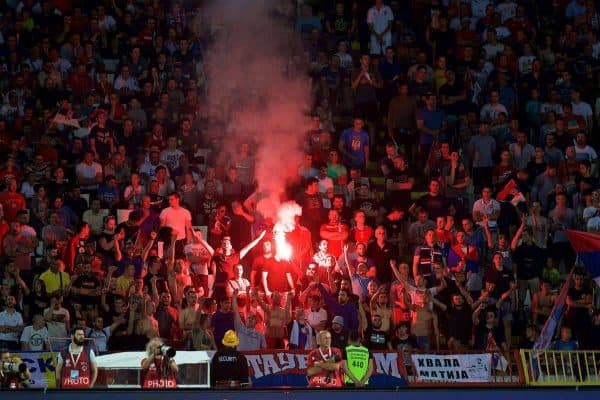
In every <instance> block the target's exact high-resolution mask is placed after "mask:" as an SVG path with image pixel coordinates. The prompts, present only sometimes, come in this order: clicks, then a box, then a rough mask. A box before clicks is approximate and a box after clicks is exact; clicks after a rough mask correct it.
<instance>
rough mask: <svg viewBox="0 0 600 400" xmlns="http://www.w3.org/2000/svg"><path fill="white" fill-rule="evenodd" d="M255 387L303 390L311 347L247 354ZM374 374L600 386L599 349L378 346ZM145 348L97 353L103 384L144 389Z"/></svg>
mask: <svg viewBox="0 0 600 400" xmlns="http://www.w3.org/2000/svg"><path fill="white" fill-rule="evenodd" d="M213 354H214V352H206V351H197V352H184V351H181V352H178V353H177V356H176V361H178V364H181V367H182V368H180V374H179V376H178V377H177V382H178V387H188V388H208V387H209V384H208V378H207V377H208V375H209V373H210V360H211V358H212V356H213ZM244 354H245V355H246V358H247V359H248V368H249V376H250V380H251V381H252V387H254V388H261V389H267V388H282V387H287V388H305V387H306V386H307V379H306V369H307V367H306V361H307V355H308V352H307V351H302V350H263V351H254V352H245V353H244ZM15 355H18V356H20V357H21V358H22V360H23V361H24V362H25V363H26V364H27V366H28V368H29V369H30V371H31V375H32V385H31V387H33V388H44V389H53V388H55V387H56V383H55V379H54V372H55V367H56V353H52V352H22V353H15ZM372 355H373V360H374V362H375V372H374V375H373V377H372V378H371V379H370V387H373V388H382V389H395V388H403V387H421V388H442V387H450V386H452V387H454V386H460V387H479V388H484V387H507V388H510V387H525V386H529V387H544V386H547V387H556V386H589V387H591V386H598V387H600V351H553V350H515V351H514V352H502V353H499V352H497V353H494V352H488V353H486V352H479V353H477V352H464V353H458V354H457V353H449V352H429V353H421V352H412V353H408V352H397V351H372ZM143 357H144V353H143V352H132V353H113V354H107V355H103V356H100V357H98V366H99V369H100V372H99V378H98V382H97V386H98V388H102V387H104V388H109V389H110V388H139V387H140V382H139V376H140V374H139V370H140V360H141V359H142V358H143Z"/></svg>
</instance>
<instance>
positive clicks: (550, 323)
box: [533, 268, 575, 350]
mask: <svg viewBox="0 0 600 400" xmlns="http://www.w3.org/2000/svg"><path fill="white" fill-rule="evenodd" d="M574 271H575V268H573V269H571V272H569V275H568V276H567V280H566V281H565V284H564V285H563V287H562V289H561V290H560V294H559V295H558V297H557V298H556V302H555V303H554V307H553V308H552V311H551V312H550V316H549V317H548V320H547V321H546V323H545V324H544V327H543V328H542V331H541V332H540V336H538V338H537V339H536V340H535V343H534V344H533V350H545V349H547V348H548V347H550V342H552V337H553V336H554V332H555V331H556V327H557V326H558V323H559V321H560V317H561V316H562V313H563V311H564V308H565V302H566V301H567V293H569V288H570V287H571V280H572V278H573V272H574Z"/></svg>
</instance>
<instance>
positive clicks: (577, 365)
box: [520, 350, 600, 386]
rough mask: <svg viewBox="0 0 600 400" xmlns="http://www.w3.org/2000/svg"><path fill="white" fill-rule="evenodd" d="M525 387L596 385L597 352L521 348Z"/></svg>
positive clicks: (599, 367)
mask: <svg viewBox="0 0 600 400" xmlns="http://www.w3.org/2000/svg"><path fill="white" fill-rule="evenodd" d="M520 353H521V362H522V365H523V374H524V376H525V383H526V384H527V385H529V386H600V351H558V350H521V351H520Z"/></svg>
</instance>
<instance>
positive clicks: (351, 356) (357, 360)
mask: <svg viewBox="0 0 600 400" xmlns="http://www.w3.org/2000/svg"><path fill="white" fill-rule="evenodd" d="M346 363H347V365H348V369H349V370H350V372H352V375H354V376H355V377H356V378H357V379H362V378H363V377H364V376H365V375H366V374H367V370H368V369H369V349H367V348H366V347H364V346H353V345H349V346H347V347H346ZM344 382H346V383H353V382H352V379H350V378H349V377H348V376H347V375H344ZM368 383H369V381H367V382H365V384H368Z"/></svg>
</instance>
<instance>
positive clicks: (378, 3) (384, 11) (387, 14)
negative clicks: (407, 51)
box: [367, 0, 394, 54]
mask: <svg viewBox="0 0 600 400" xmlns="http://www.w3.org/2000/svg"><path fill="white" fill-rule="evenodd" d="M393 21H394V13H393V12H392V9H391V8H390V7H389V6H386V5H385V4H383V0H375V5H374V6H373V7H371V8H370V9H369V11H368V13H367V24H369V29H370V30H371V54H383V52H384V51H385V49H386V48H388V47H389V46H391V45H392V22H393Z"/></svg>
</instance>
